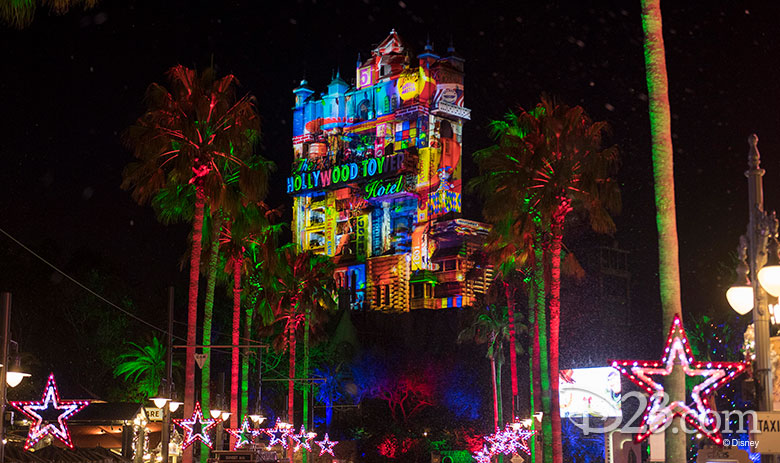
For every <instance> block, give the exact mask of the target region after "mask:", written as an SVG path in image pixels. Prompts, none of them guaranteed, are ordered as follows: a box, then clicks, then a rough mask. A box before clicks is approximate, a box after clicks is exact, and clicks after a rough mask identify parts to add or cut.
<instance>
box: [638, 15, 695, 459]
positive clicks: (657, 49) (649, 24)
mask: <svg viewBox="0 0 780 463" xmlns="http://www.w3.org/2000/svg"><path fill="white" fill-rule="evenodd" d="M642 28H643V29H644V33H645V41H644V49H645V69H646V73H647V93H648V98H649V101H648V104H649V106H650V135H651V138H652V151H653V184H654V186H655V207H656V225H657V227H658V278H659V282H660V289H661V309H662V311H663V323H664V330H666V331H668V330H669V327H670V326H671V324H672V320H674V317H675V316H679V317H680V319H682V302H681V300H680V261H679V256H678V252H679V244H678V242H677V210H676V206H675V203H674V154H673V151H672V129H671V123H670V121H671V117H670V110H669V81H668V78H667V75H666V51H665V48H664V36H663V24H662V20H661V2H660V0H642ZM664 389H665V390H666V392H667V393H668V394H669V396H670V400H683V399H684V396H685V375H684V374H683V372H682V370H681V369H679V368H675V369H674V371H672V374H670V375H669V376H668V377H667V378H666V381H665V384H664ZM673 428H674V429H676V427H675V426H669V428H668V429H667V431H666V436H665V441H666V461H669V462H673V463H682V462H684V461H685V459H686V443H685V436H684V435H683V434H682V433H679V435H678V434H675V433H672V429H673Z"/></svg>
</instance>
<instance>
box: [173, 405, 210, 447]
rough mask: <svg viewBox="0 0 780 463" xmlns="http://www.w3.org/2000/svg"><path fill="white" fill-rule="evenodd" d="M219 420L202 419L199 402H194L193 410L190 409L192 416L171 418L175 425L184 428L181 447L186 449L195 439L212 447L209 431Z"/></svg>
mask: <svg viewBox="0 0 780 463" xmlns="http://www.w3.org/2000/svg"><path fill="white" fill-rule="evenodd" d="M221 421H222V420H221V419H219V418H209V419H207V420H206V419H203V412H201V410H200V402H195V410H193V411H192V416H191V417H190V418H189V419H185V418H180V419H176V420H173V422H174V423H176V425H177V426H179V427H180V428H182V429H183V430H184V441H183V442H182V444H181V448H182V449H186V448H187V447H189V446H190V445H192V443H193V442H195V441H196V440H199V441H201V442H203V443H204V444H206V446H207V447H208V448H212V447H211V445H212V444H211V436H209V431H211V428H213V427H215V426H216V425H217V423H219V422H221Z"/></svg>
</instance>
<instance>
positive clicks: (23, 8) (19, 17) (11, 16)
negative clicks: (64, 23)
mask: <svg viewBox="0 0 780 463" xmlns="http://www.w3.org/2000/svg"><path fill="white" fill-rule="evenodd" d="M97 3H98V0H4V1H2V2H0V20H1V21H2V22H4V23H6V24H8V25H10V26H12V27H15V28H17V29H24V28H25V27H27V26H29V25H30V24H32V21H33V18H35V10H36V9H37V8H38V6H47V7H49V11H50V12H51V13H54V14H59V15H63V14H65V13H67V12H68V11H69V10H70V9H71V8H73V7H76V6H82V7H83V8H84V9H85V10H88V9H90V8H92V7H94V6H95V5H97Z"/></svg>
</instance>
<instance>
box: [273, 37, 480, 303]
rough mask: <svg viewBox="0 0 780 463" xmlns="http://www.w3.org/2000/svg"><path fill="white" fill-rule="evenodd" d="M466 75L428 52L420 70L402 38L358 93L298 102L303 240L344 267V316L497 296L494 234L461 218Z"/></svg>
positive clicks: (374, 60)
mask: <svg viewBox="0 0 780 463" xmlns="http://www.w3.org/2000/svg"><path fill="white" fill-rule="evenodd" d="M463 64H464V61H463V59H461V58H460V57H458V56H457V55H456V54H455V53H454V49H453V48H452V47H450V49H449V50H448V56H446V57H440V56H437V55H436V54H435V53H434V52H433V48H432V47H431V46H430V45H426V47H425V50H424V52H423V53H422V54H420V55H418V56H417V58H416V59H414V60H413V59H412V58H411V57H410V55H409V54H408V52H407V50H406V49H405V47H404V45H403V43H402V42H401V39H400V38H399V37H398V35H397V34H396V32H395V31H392V32H391V33H390V35H389V36H388V37H387V38H386V39H385V40H384V41H382V43H380V44H379V46H377V47H376V48H375V49H374V50H372V52H371V56H370V58H368V59H367V60H365V61H362V60H360V59H358V63H357V66H356V71H355V72H356V73H355V80H354V83H352V84H351V85H350V84H347V83H346V82H345V81H344V80H342V78H341V76H340V75H338V74H337V75H336V76H335V77H334V78H333V79H332V81H331V82H330V84H329V85H328V88H327V92H325V93H322V94H321V95H320V96H319V97H317V96H315V92H314V90H312V89H310V88H309V87H308V85H307V82H306V81H305V80H304V81H302V82H301V85H300V86H299V87H298V88H296V89H294V90H293V93H294V95H295V106H294V108H293V150H294V157H295V159H294V162H293V169H292V172H291V175H290V176H289V177H288V178H287V184H286V186H287V193H288V194H290V195H292V196H293V198H294V206H293V223H292V232H293V239H294V241H295V242H296V243H297V244H298V245H299V246H300V247H301V248H302V249H305V250H312V251H314V252H317V253H321V254H325V255H328V256H330V257H332V258H333V259H334V262H335V263H336V265H337V271H336V281H337V283H338V286H339V287H340V288H342V289H341V291H340V292H339V296H340V299H341V303H342V304H343V303H344V301H343V298H345V297H347V298H348V299H349V304H350V305H351V306H352V307H353V308H355V309H363V310H368V309H370V310H392V311H408V310H411V309H422V308H425V309H434V308H447V307H462V306H465V305H470V304H471V303H473V301H474V298H475V297H476V295H477V294H479V293H481V292H484V291H485V290H486V289H487V286H488V284H489V282H490V279H491V277H492V274H491V272H492V270H491V269H490V268H489V267H487V266H486V265H483V264H481V263H480V259H478V258H475V255H477V254H478V252H479V248H480V246H481V244H482V243H483V242H484V237H485V236H486V234H487V233H488V228H487V227H486V226H485V225H484V224H482V223H479V222H474V221H470V220H464V219H462V218H461V217H460V213H461V153H462V128H463V124H464V122H465V121H467V120H468V119H469V117H470V110H469V109H467V108H466V107H465V106H464V103H463V75H464V74H463ZM475 253H477V254H475Z"/></svg>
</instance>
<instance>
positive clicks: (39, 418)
mask: <svg viewBox="0 0 780 463" xmlns="http://www.w3.org/2000/svg"><path fill="white" fill-rule="evenodd" d="M9 403H10V404H11V405H13V406H14V408H16V409H17V410H19V411H20V412H22V413H23V414H24V415H25V416H26V417H27V418H29V419H31V420H32V421H33V422H32V424H31V425H30V431H29V432H28V433H27V440H26V441H25V442H24V449H25V450H29V449H30V448H32V447H34V446H35V444H37V443H38V441H40V440H41V439H42V438H44V437H45V436H52V437H54V438H56V439H58V440H60V441H61V442H62V443H63V444H65V445H67V446H68V447H69V448H73V441H72V440H71V438H70V430H68V424H67V421H68V419H70V418H71V417H72V416H73V415H75V414H76V413H78V412H80V411H81V410H82V409H84V407H86V406H87V405H89V403H90V402H89V401H88V400H60V393H59V391H58V390H57V383H56V382H55V381H54V373H51V374H50V375H49V380H48V381H47V382H46V387H45V388H44V390H43V396H41V400H40V401H39V402H36V401H15V402H9ZM54 413H56V414H57V417H56V418H55V419H51V418H49V417H50V416H53V414H54ZM44 415H45V416H46V418H44Z"/></svg>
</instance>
